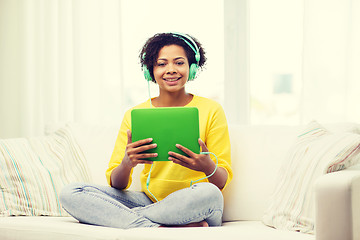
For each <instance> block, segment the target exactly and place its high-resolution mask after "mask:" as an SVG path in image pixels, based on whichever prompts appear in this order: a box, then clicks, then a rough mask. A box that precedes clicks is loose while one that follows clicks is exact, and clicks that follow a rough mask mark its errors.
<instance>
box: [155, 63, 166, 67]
mask: <svg viewBox="0 0 360 240" xmlns="http://www.w3.org/2000/svg"><path fill="white" fill-rule="evenodd" d="M157 65H158V66H159V67H163V66H165V63H158V64H157Z"/></svg>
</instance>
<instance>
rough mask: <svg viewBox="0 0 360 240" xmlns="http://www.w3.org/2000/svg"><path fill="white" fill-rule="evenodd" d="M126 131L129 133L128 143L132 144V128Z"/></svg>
mask: <svg viewBox="0 0 360 240" xmlns="http://www.w3.org/2000/svg"><path fill="white" fill-rule="evenodd" d="M126 133H127V138H128V144H130V143H132V138H131V131H130V129H128V130H127V131H126Z"/></svg>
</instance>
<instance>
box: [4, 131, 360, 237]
mask: <svg viewBox="0 0 360 240" xmlns="http://www.w3.org/2000/svg"><path fill="white" fill-rule="evenodd" d="M336 127H337V128H339V127H340V128H347V127H348V124H345V125H341V124H340V125H339V126H336ZM352 127H353V125H352ZM53 128H54V127H50V128H49V129H47V132H51V131H52V130H54V129H53ZM70 128H71V130H72V132H73V134H74V136H75V139H76V140H77V142H78V144H79V146H80V149H81V150H82V151H83V153H84V155H85V157H86V161H87V164H88V166H89V170H90V173H91V177H92V181H93V182H95V183H99V184H106V180H105V176H104V171H105V169H106V168H107V163H108V160H109V159H110V155H111V153H112V150H113V145H114V143H115V139H116V135H117V131H118V129H117V127H104V126H84V125H78V124H70ZM300 129H301V127H300V126H298V127H291V126H238V125H232V126H230V127H229V131H230V137H231V144H232V164H233V170H234V178H233V181H232V183H231V184H230V185H229V186H228V188H227V189H225V190H224V197H225V209H224V218H223V220H224V223H223V226H221V227H215V228H159V229H145V228H144V229H129V230H122V229H115V228H107V227H100V226H92V225H85V224H80V223H78V222H77V221H76V220H75V219H73V218H72V217H48V216H36V217H34V216H16V217H0V239H1V240H10V239H22V240H27V239H36V240H41V239H51V240H57V239H81V240H82V239H87V240H89V239H119V240H122V239H124V240H125V239H126V240H135V239H156V240H158V239H217V240H219V239H234V240H235V239H236V240H238V239H241V240H266V239H269V240H270V239H272V240H315V239H316V240H358V239H360V235H359V231H360V230H359V229H360V225H359V224H360V171H359V170H358V169H356V168H355V169H346V170H342V171H339V172H336V173H330V174H326V175H324V176H321V177H320V178H319V179H317V181H316V188H315V191H316V195H317V198H316V202H315V204H316V206H317V207H316V218H315V226H316V234H315V235H314V234H305V233H300V232H293V231H287V230H278V229H274V228H271V227H268V226H266V225H264V224H263V223H262V221H261V219H262V216H263V213H264V211H265V209H266V208H267V205H268V200H269V197H270V195H271V194H272V192H273V189H274V187H275V185H276V181H277V180H276V179H277V175H278V172H279V169H280V166H281V164H282V162H283V161H284V159H285V156H286V153H287V151H288V149H289V148H290V147H291V145H292V143H293V141H294V139H295V138H296V136H297V133H298V131H299V130H300ZM140 171H141V169H140V168H137V169H136V171H135V172H134V174H139V172H140ZM134 179H136V177H135V178H134ZM131 189H133V190H136V189H139V182H137V181H135V182H134V183H133V185H132V187H131ZM334 204H336V206H337V207H336V209H334V208H333V205H334Z"/></svg>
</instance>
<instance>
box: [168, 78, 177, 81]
mask: <svg viewBox="0 0 360 240" xmlns="http://www.w3.org/2000/svg"><path fill="white" fill-rule="evenodd" d="M177 80H178V78H176V79H165V81H168V82H175V81H177Z"/></svg>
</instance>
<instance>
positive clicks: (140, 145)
mask: <svg viewBox="0 0 360 240" xmlns="http://www.w3.org/2000/svg"><path fill="white" fill-rule="evenodd" d="M127 137H128V143H127V145H126V149H125V156H124V158H123V161H122V163H124V164H126V166H128V167H130V168H134V167H136V166H137V165H138V164H143V163H145V164H152V161H149V160H144V159H146V158H151V157H157V155H158V154H157V153H144V151H146V150H150V149H154V148H156V147H157V145H156V143H154V144H150V143H151V142H152V141H153V139H152V138H147V139H143V140H139V141H136V142H134V143H133V142H132V137H131V131H130V130H128V131H127Z"/></svg>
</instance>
